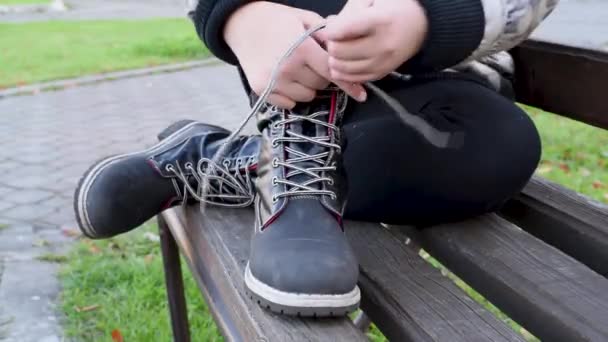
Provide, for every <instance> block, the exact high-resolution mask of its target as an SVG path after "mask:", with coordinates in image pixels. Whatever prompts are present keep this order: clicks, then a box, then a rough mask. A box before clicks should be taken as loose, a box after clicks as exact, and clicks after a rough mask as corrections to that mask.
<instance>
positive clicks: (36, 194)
mask: <svg viewBox="0 0 608 342" xmlns="http://www.w3.org/2000/svg"><path fill="white" fill-rule="evenodd" d="M51 197H53V193H51V192H48V191H44V190H37V189H23V190H18V191H15V192H14V193H12V194H11V195H10V196H8V197H5V200H7V201H9V202H12V203H16V204H32V203H37V202H40V201H42V200H45V199H48V198H51ZM0 210H1V209H0Z"/></svg>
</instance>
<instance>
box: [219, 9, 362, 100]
mask: <svg viewBox="0 0 608 342" xmlns="http://www.w3.org/2000/svg"><path fill="white" fill-rule="evenodd" d="M322 21H324V19H323V18H322V17H321V16H319V15H317V14H316V13H313V12H309V11H304V10H300V9H296V8H292V7H288V6H283V5H279V4H274V3H270V2H265V1H255V2H252V3H249V4H247V5H244V6H243V7H241V8H239V9H238V10H237V11H235V12H234V13H233V14H232V15H231V16H230V18H229V19H228V22H227V23H226V27H225V29H224V38H225V40H226V43H227V44H228V45H229V46H230V48H231V49H232V51H233V52H234V54H235V55H236V56H237V58H238V59H239V64H240V65H241V67H242V68H243V71H244V73H245V76H246V77H247V80H248V82H249V85H250V86H251V88H252V90H253V91H254V92H255V93H256V94H258V95H260V93H261V92H262V91H263V90H264V88H266V85H267V84H268V82H269V80H270V76H271V73H272V70H273V68H274V66H275V64H276V63H277V61H278V60H279V59H280V57H281V56H282V55H283V54H284V53H285V52H286V51H287V49H288V48H289V47H290V46H291V45H292V44H293V43H294V42H295V41H296V40H297V39H298V38H299V37H300V36H301V35H302V34H304V32H305V31H306V29H308V28H310V27H312V26H314V25H316V24H318V23H321V22H322ZM328 61H329V55H328V54H327V51H325V50H324V49H323V48H322V47H321V46H320V45H319V43H318V42H317V41H315V40H314V39H313V38H309V39H307V40H306V41H305V42H304V43H303V44H302V45H300V46H299V47H298V48H297V49H296V50H295V51H294V53H293V54H292V55H291V57H290V58H289V59H287V60H286V61H285V63H284V64H283V66H282V67H281V69H280V73H279V76H278V79H277V82H276V86H275V89H274V91H273V92H272V93H271V94H270V97H269V99H268V102H270V103H272V104H273V105H276V106H279V107H281V108H286V109H291V108H293V107H294V106H295V104H296V102H309V101H311V100H312V99H313V98H314V97H315V95H316V91H317V90H320V89H324V88H326V87H327V86H328V85H329V83H330V78H331V77H330V74H329V64H328ZM336 85H337V86H339V87H340V88H342V89H343V90H344V91H346V93H348V94H349V95H350V96H352V97H355V98H359V99H361V96H362V94H363V96H364V94H365V90H364V89H363V87H362V86H361V85H358V84H352V83H343V82H336Z"/></svg>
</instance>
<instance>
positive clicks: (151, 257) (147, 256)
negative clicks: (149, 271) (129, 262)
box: [144, 254, 154, 264]
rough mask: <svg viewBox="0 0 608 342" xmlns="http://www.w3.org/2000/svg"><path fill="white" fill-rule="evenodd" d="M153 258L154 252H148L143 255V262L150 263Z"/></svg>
mask: <svg viewBox="0 0 608 342" xmlns="http://www.w3.org/2000/svg"><path fill="white" fill-rule="evenodd" d="M152 260H154V254H148V255H146V256H145V257H144V262H145V263H146V264H150V263H151V262H152Z"/></svg>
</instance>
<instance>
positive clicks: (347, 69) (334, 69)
mask: <svg viewBox="0 0 608 342" xmlns="http://www.w3.org/2000/svg"><path fill="white" fill-rule="evenodd" d="M377 64H378V62H377V61H376V60H375V59H373V58H368V59H359V60H356V61H349V60H343V59H336V58H333V57H329V69H330V73H331V76H332V78H334V79H335V75H334V74H335V73H342V74H367V73H373V72H374V71H375V70H374V69H375V66H377Z"/></svg>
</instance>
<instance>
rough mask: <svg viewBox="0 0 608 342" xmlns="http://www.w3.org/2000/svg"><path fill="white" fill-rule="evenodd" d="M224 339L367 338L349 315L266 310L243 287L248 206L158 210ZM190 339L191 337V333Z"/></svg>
mask: <svg viewBox="0 0 608 342" xmlns="http://www.w3.org/2000/svg"><path fill="white" fill-rule="evenodd" d="M162 215H163V218H164V219H165V220H166V222H167V224H168V226H169V228H170V230H171V232H172V234H173V236H174V237H175V240H176V241H177V244H178V246H179V248H180V250H181V252H182V255H184V257H185V259H186V261H187V262H188V265H189V266H190V269H191V271H192V274H193V276H194V278H195V279H196V281H197V283H198V285H199V287H200V289H201V291H202V292H203V295H204V297H205V300H206V302H207V305H208V306H209V307H210V311H211V312H212V314H213V316H214V319H215V322H216V323H217V325H218V327H219V329H220V331H221V332H222V334H223V335H224V337H226V340H228V341H367V338H366V336H365V335H364V334H363V333H362V332H361V331H360V330H359V329H357V328H356V327H355V326H354V325H353V324H352V322H351V321H350V319H348V318H342V319H323V320H312V319H299V318H295V317H282V316H281V317H279V316H277V315H275V314H272V313H269V312H266V311H265V310H263V309H261V308H260V307H259V306H258V305H257V304H255V303H253V301H251V300H250V299H249V298H246V297H245V294H244V291H243V286H244V285H243V272H244V269H245V265H246V262H247V258H248V256H249V240H250V234H251V232H252V226H251V224H252V222H253V212H252V211H251V210H246V209H245V210H243V209H239V210H230V209H218V208H213V209H208V210H207V211H206V216H205V217H204V218H203V217H202V214H201V213H200V210H199V208H198V206H193V207H189V208H187V209H186V210H182V209H181V208H175V209H170V210H167V211H165V212H163V213H162ZM195 339H196V338H195Z"/></svg>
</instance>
